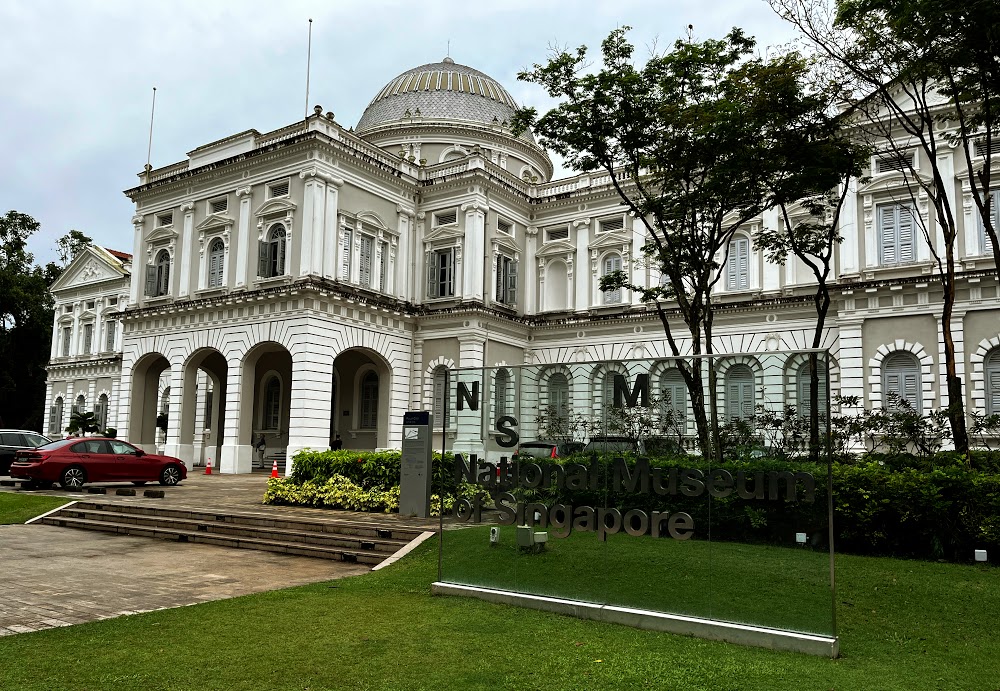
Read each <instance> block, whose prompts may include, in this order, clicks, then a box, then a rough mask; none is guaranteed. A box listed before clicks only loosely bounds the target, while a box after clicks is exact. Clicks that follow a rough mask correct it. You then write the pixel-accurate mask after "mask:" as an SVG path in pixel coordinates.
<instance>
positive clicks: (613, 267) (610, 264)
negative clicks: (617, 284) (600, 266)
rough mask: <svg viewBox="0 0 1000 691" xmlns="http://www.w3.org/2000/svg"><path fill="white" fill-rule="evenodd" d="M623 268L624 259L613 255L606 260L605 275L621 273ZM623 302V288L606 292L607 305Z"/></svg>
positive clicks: (605, 301)
mask: <svg viewBox="0 0 1000 691" xmlns="http://www.w3.org/2000/svg"><path fill="white" fill-rule="evenodd" d="M621 268H622V258H621V257H620V256H618V255H617V254H613V255H611V256H610V257H607V258H606V259H605V260H604V275H605V276H607V275H609V274H612V273H614V272H615V271H620V270H621ZM621 301H622V290H621V288H615V289H614V290H606V291H604V304H605V305H615V304H618V303H619V302H621Z"/></svg>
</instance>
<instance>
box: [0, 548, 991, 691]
mask: <svg viewBox="0 0 1000 691" xmlns="http://www.w3.org/2000/svg"><path fill="white" fill-rule="evenodd" d="M589 537H593V536H589ZM837 562H838V574H839V582H840V589H839V592H838V601H839V620H840V633H841V649H842V658H841V659H839V660H828V659H824V658H817V657H809V656H805V655H799V654H794V653H780V652H774V651H768V650H762V649H756V648H745V647H741V646H736V645H729V644H725V643H715V642H709V641H703V640H698V639H694V638H684V637H680V636H672V635H667V634H658V633H652V632H647V631H640V630H637V629H630V628H626V627H620V626H613V625H609V624H601V623H597V622H588V621H580V620H575V619H571V618H567V617H561V616H557V615H552V614H546V613H543V612H536V611H532V610H525V609H518V608H515V607H507V606H501V605H491V604H488V603H484V602H479V601H476V600H468V599H462V598H449V597H432V596H430V595H429V583H430V582H431V581H432V580H434V579H435V577H436V569H437V545H436V542H434V541H430V542H429V543H426V544H424V545H423V546H422V547H421V548H420V549H418V550H417V551H415V552H414V553H413V554H411V555H410V556H408V557H407V558H406V559H404V560H402V561H400V562H398V563H397V564H395V565H394V566H392V567H390V568H387V569H384V570H382V571H379V572H376V573H373V574H369V575H366V576H361V577H356V578H351V579H346V580H341V581H335V582H331V583H321V584H315V585H310V586H304V587H299V588H292V589H288V590H281V591H273V592H269V593H262V594H257V595H251V596H247V597H241V598H236V599H232V600H224V601H219V602H212V603H206V604H202V605H198V606H194V607H182V608H178V609H172V610H161V611H157V612H150V613H146V614H140V615H134V616H127V617H121V618H118V619H112V620H106V621H101V622H95V623H92V624H85V625H80V626H74V627H68V628H61V629H52V630H48V631H41V632H37V633H31V634H22V635H17V636H8V637H5V638H0V660H2V664H0V688H3V689H5V691H12V690H15V689H55V688H58V689H185V690H187V689H310V690H312V691H316V690H318V689H400V690H402V689H407V690H409V689H546V690H547V691H548V690H550V689H670V690H671V691H684V690H693V689H732V690H743V689H746V690H750V689H753V690H758V689H768V690H780V689H789V690H792V689H794V690H795V691H800V690H804V689H805V690H808V689H822V690H826V689H843V690H852V691H853V690H855V689H879V690H882V689H886V690H891V689H906V690H908V691H911V690H913V689H970V690H972V689H975V690H977V691H994V690H995V689H1000V638H998V637H997V636H996V635H995V632H996V626H997V615H998V613H1000V587H998V586H1000V571H998V570H997V569H995V568H991V567H988V566H963V565H955V564H942V563H928V562H918V561H900V560H893V559H879V558H870V557H854V556H838V557H837ZM615 571H616V573H612V574H609V575H610V576H615V575H618V576H619V577H625V576H626V575H627V574H622V573H620V572H617V570H615ZM746 592H747V596H748V597H754V598H760V599H767V600H769V601H770V602H771V603H772V604H773V606H774V607H775V608H781V607H783V606H785V602H784V599H783V597H782V594H781V593H780V592H776V591H775V590H774V589H773V588H771V584H770V583H768V582H766V581H765V580H764V579H756V580H754V581H751V582H747V583H746Z"/></svg>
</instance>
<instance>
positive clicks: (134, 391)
mask: <svg viewBox="0 0 1000 691" xmlns="http://www.w3.org/2000/svg"><path fill="white" fill-rule="evenodd" d="M169 372H170V363H169V362H168V361H167V358H165V357H163V356H162V355H160V354H159V353H148V354H146V355H144V356H142V357H141V358H139V359H138V360H137V361H136V363H135V365H133V366H132V388H131V390H130V391H129V408H130V409H129V416H128V440H129V441H130V442H132V443H133V444H135V445H136V446H139V447H141V448H142V449H144V450H146V451H150V452H155V451H156V442H157V429H158V428H157V424H156V418H157V416H158V415H159V413H160V395H161V392H162V391H163V390H164V389H166V388H168V386H167V385H163V386H161V383H160V379H161V378H163V379H166V376H164V375H165V374H169Z"/></svg>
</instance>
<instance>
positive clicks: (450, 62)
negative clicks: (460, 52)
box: [441, 56, 455, 65]
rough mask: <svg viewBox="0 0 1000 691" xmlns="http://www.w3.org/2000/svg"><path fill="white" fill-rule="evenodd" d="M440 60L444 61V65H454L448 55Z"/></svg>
mask: <svg viewBox="0 0 1000 691" xmlns="http://www.w3.org/2000/svg"><path fill="white" fill-rule="evenodd" d="M441 62H443V63H444V64H446V65H454V64H455V61H454V60H452V59H451V58H450V57H448V56H445V59H444V60H442V61H441Z"/></svg>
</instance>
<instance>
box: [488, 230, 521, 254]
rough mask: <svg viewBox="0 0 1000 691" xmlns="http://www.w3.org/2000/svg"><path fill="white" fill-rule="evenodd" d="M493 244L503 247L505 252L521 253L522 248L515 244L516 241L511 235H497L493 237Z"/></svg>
mask: <svg viewBox="0 0 1000 691" xmlns="http://www.w3.org/2000/svg"><path fill="white" fill-rule="evenodd" d="M492 242H493V244H494V245H497V246H499V247H502V248H504V249H505V250H508V251H509V252H512V253H517V252H520V251H521V248H520V247H518V246H517V243H516V242H514V239H513V238H511V237H510V236H509V235H504V234H501V233H497V234H496V235H494V236H493V240H492Z"/></svg>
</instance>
